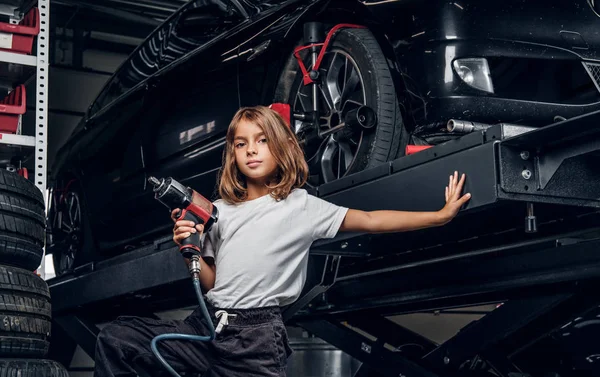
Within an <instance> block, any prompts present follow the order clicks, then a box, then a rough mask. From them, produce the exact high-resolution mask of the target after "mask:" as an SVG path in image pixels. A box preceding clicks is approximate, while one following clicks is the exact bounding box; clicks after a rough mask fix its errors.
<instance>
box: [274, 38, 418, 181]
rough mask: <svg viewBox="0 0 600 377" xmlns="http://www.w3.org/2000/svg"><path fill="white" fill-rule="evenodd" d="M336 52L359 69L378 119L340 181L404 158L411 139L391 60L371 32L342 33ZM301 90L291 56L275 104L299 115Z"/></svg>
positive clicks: (334, 43)
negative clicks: (289, 108)
mask: <svg viewBox="0 0 600 377" xmlns="http://www.w3.org/2000/svg"><path fill="white" fill-rule="evenodd" d="M334 52H340V53H341V54H344V55H347V56H348V58H347V60H348V61H351V62H352V63H353V64H354V66H355V68H357V69H355V70H356V71H358V72H359V76H360V77H361V79H362V84H364V85H363V87H364V92H363V93H364V101H365V102H366V103H365V105H367V106H369V107H371V108H372V109H373V110H374V111H375V114H376V116H377V123H376V126H375V127H374V130H366V131H363V132H362V136H363V139H361V142H360V143H359V146H358V147H357V148H356V153H355V154H354V160H353V161H352V163H351V165H350V166H349V167H348V169H347V171H345V172H344V174H343V175H342V174H339V175H338V176H337V177H335V178H336V179H337V178H341V177H342V176H345V175H348V174H352V173H355V172H358V171H361V170H364V169H368V168H372V167H375V166H378V165H380V164H383V163H385V162H387V161H390V160H394V159H395V158H397V157H399V156H402V155H404V149H405V147H406V144H407V143H408V140H409V136H410V135H409V134H408V132H407V131H406V129H405V127H404V123H403V119H402V114H401V112H400V106H399V103H398V99H397V96H396V88H395V85H394V81H393V78H392V74H391V72H390V67H389V65H388V60H387V59H386V57H385V55H384V54H383V52H382V49H381V47H380V46H379V43H378V41H377V39H376V38H375V36H374V35H373V34H372V32H371V31H370V30H368V29H357V28H348V29H341V30H339V31H338V32H337V33H336V34H335V35H334V37H333V38H332V41H331V44H330V47H329V48H328V54H329V53H334ZM326 56H327V55H326ZM332 59H335V58H332ZM304 62H305V65H306V66H307V67H310V58H309V57H308V54H307V55H306V57H305V58H304ZM325 63H326V59H324V63H323V65H321V69H325V68H324V67H325V66H326V64H325ZM332 67H333V65H332ZM302 86H303V83H302V72H301V70H300V69H299V66H298V63H297V61H296V60H295V58H294V57H293V56H292V58H291V59H290V60H288V62H287V64H286V67H285V68H284V71H283V73H282V75H281V78H280V80H279V83H278V88H277V90H276V94H275V98H274V102H284V103H288V104H290V105H291V106H292V109H293V110H294V111H300V110H301V109H300V108H299V107H298V106H297V97H298V96H299V95H300V90H304V89H302ZM332 97H333V96H332ZM342 97H343V96H342ZM340 106H343V104H342V105H340ZM304 107H305V106H304ZM305 152H307V156H306V157H307V162H309V166H311V162H310V160H311V158H312V151H310V150H309V149H307V148H305ZM311 168H312V166H311ZM311 170H312V169H311ZM311 176H314V174H313V171H311ZM324 176H325V174H321V177H320V179H319V180H318V181H317V180H313V181H310V180H309V184H310V185H313V186H315V185H319V184H322V183H326V182H328V181H330V180H331V179H329V180H328V179H326V178H324ZM313 179H314V177H313Z"/></svg>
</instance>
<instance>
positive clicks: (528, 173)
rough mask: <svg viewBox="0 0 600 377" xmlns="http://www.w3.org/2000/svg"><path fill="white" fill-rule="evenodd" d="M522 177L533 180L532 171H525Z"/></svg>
mask: <svg viewBox="0 0 600 377" xmlns="http://www.w3.org/2000/svg"><path fill="white" fill-rule="evenodd" d="M521 176H523V178H525V179H530V178H531V170H529V169H525V170H523V171H522V172H521Z"/></svg>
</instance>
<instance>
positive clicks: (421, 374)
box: [297, 320, 437, 377]
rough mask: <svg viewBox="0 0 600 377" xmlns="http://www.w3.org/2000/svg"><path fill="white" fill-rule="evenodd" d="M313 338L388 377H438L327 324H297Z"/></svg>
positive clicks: (327, 322) (335, 325)
mask: <svg viewBox="0 0 600 377" xmlns="http://www.w3.org/2000/svg"><path fill="white" fill-rule="evenodd" d="M297 324H298V325H299V326H300V327H302V328H304V329H306V330H307V331H309V332H310V333H312V334H314V335H315V336H317V337H319V338H321V339H323V340H324V341H326V342H328V343H329V344H331V345H333V346H334V347H337V348H339V349H341V350H343V351H344V352H346V353H347V354H349V355H350V356H352V357H354V358H356V359H357V360H359V361H361V362H363V363H364V364H366V365H368V367H369V368H370V369H372V370H373V371H375V372H377V373H380V374H381V375H382V376H388V377H399V376H400V377H437V375H436V374H434V373H432V372H430V371H428V370H426V369H425V368H423V367H421V366H419V365H418V364H416V363H414V362H412V361H410V360H408V359H405V358H403V357H402V356H400V355H399V354H398V353H397V352H392V351H390V350H388V349H387V348H385V347H383V346H382V345H380V344H379V343H377V342H374V341H371V340H370V339H368V338H366V337H363V336H361V335H360V334H358V333H357V332H355V331H353V330H351V329H349V328H348V327H345V326H343V325H342V324H339V323H334V322H333V321H328V320H306V321H301V322H298V323H297Z"/></svg>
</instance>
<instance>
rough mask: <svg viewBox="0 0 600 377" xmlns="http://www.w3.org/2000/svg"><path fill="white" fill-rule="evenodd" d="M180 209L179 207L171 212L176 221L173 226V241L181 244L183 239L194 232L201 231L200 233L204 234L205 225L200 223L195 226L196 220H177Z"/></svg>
mask: <svg viewBox="0 0 600 377" xmlns="http://www.w3.org/2000/svg"><path fill="white" fill-rule="evenodd" d="M179 211H180V210H179V209H175V210H173V212H171V219H173V221H174V222H175V226H174V227H173V241H174V242H175V243H176V244H177V245H179V246H181V241H183V240H184V239H186V238H188V237H189V236H190V235H191V234H192V233H196V232H200V235H202V232H203V231H204V225H202V224H198V225H196V226H194V225H195V224H194V222H193V221H189V220H179V221H177V217H178V215H179Z"/></svg>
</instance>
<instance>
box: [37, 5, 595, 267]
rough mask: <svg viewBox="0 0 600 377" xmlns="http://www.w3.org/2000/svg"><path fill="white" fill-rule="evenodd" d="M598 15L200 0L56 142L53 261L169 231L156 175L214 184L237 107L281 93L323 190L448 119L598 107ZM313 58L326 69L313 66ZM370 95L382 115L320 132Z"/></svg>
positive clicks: (396, 154) (161, 30) (166, 26)
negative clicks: (313, 72)
mask: <svg viewBox="0 0 600 377" xmlns="http://www.w3.org/2000/svg"><path fill="white" fill-rule="evenodd" d="M307 25H312V26H311V27H308V26H307ZM336 26H337V27H336ZM599 26H600V16H599V14H598V13H597V11H596V10H595V9H594V4H593V3H590V2H589V1H588V0H572V1H562V0H548V1H545V2H534V1H527V0H505V1H500V2H498V1H477V0H458V1H453V2H448V1H442V0H431V1H422V0H399V1H379V0H363V1H358V0H218V1H217V0H193V1H190V2H189V3H188V4H186V5H185V6H183V7H182V8H181V9H179V10H178V11H177V12H175V13H174V14H173V15H172V16H171V17H170V18H169V19H168V20H166V21H165V22H164V23H163V24H162V25H161V26H159V27H158V28H156V30H155V31H154V32H153V33H152V34H151V35H150V36H149V37H148V38H147V39H146V40H145V41H144V42H143V43H142V44H141V45H140V46H139V47H138V48H137V49H136V50H135V51H134V52H133V53H132V54H131V56H130V57H129V58H128V59H127V61H125V62H124V63H123V64H122V66H121V67H120V68H119V69H118V70H117V72H116V73H115V74H114V76H113V77H112V78H111V79H110V80H109V81H108V82H107V84H106V86H105V87H104V88H103V90H102V91H101V93H100V94H99V95H98V97H97V99H96V100H95V101H94V102H93V104H92V105H91V106H90V107H89V110H88V112H87V114H86V115H85V117H84V119H83V120H82V121H81V123H80V124H79V125H78V126H77V127H76V129H75V130H74V131H73V133H72V135H71V136H70V138H69V139H68V141H67V142H66V144H65V145H64V146H63V147H62V149H61V150H60V151H59V153H58V156H57V161H56V163H55V164H54V166H53V167H52V169H51V175H50V176H51V184H52V186H51V189H52V195H51V206H50V211H49V215H48V216H49V221H48V224H49V229H48V234H49V238H48V245H47V246H48V252H49V253H52V254H53V257H54V262H55V269H56V272H57V275H62V274H64V273H67V272H69V271H72V270H73V269H74V268H75V267H77V266H81V265H82V264H85V263H88V262H92V261H99V260H102V259H106V258H108V257H109V256H113V255H118V254H122V253H124V252H126V251H127V250H128V249H129V248H132V247H136V246H137V245H140V244H143V243H144V242H147V241H148V240H151V239H153V238H155V237H157V236H160V235H168V234H169V233H170V229H171V227H172V222H171V220H170V218H169V214H168V213H167V212H166V211H165V209H164V207H163V206H161V205H160V204H158V203H157V202H156V201H154V199H153V193H152V189H151V187H149V185H148V183H147V178H148V177H149V176H150V175H154V176H157V177H166V176H172V177H174V178H175V179H177V180H179V181H180V182H182V183H184V184H186V185H189V186H191V187H193V188H194V189H196V190H198V191H199V192H201V193H202V194H204V195H206V196H208V197H212V196H214V194H215V184H216V176H217V172H218V169H219V168H220V166H221V156H222V148H223V145H224V143H225V141H224V137H225V131H226V128H227V126H228V124H229V121H230V119H231V116H232V115H233V114H234V112H235V111H236V110H237V109H238V108H239V107H240V106H249V105H257V104H263V105H268V104H271V103H274V102H283V103H288V104H290V105H291V106H292V108H293V111H294V112H295V113H296V114H299V115H300V116H299V117H298V118H304V120H301V119H296V118H294V119H295V120H294V128H295V130H296V133H297V135H298V137H299V138H301V139H305V140H307V143H306V144H305V152H306V158H307V160H308V162H309V165H310V171H311V175H310V179H309V184H308V186H311V187H313V188H314V187H318V186H319V185H320V184H323V183H325V182H331V181H333V180H336V179H338V178H339V177H342V176H346V175H348V174H352V173H354V172H357V171H360V170H363V169H365V168H369V167H373V166H376V165H378V164H381V163H383V162H386V161H390V160H393V159H396V158H402V156H404V154H405V147H406V145H407V144H409V143H410V144H425V145H434V144H439V143H441V142H444V141H446V140H448V139H450V138H453V137H456V136H457V135H456V134H455V133H453V132H449V131H448V129H447V127H446V125H447V123H448V121H449V120H450V119H454V120H456V121H474V122H482V123H485V124H492V123H499V122H503V123H518V124H522V125H531V126H544V125H547V124H550V123H552V122H556V121H560V120H562V119H565V118H570V117H573V116H576V115H579V114H583V113H586V112H590V111H593V110H597V109H600V56H599V47H600V34H599V33H598V32H597V30H598V27H599ZM320 27H321V28H322V29H323V30H322V33H320V34H319V36H318V37H317V38H318V39H319V40H316V41H315V40H306V38H307V37H310V36H311V35H314V32H315V31H318V30H319V28H320ZM305 28H306V31H307V33H306V36H305ZM311 33H312V34H311ZM328 37H329V38H328ZM324 42H326V43H325V44H324V45H323V43H324ZM310 44H313V45H314V46H313V47H315V48H314V49H313V48H312V47H310V48H306V49H297V48H298V47H302V46H307V45H310ZM320 51H323V52H324V53H323V54H322V56H319V55H317V53H319V52H320ZM313 58H319V59H318V60H319V62H320V64H319V69H318V72H319V74H318V76H312V77H317V78H316V79H314V80H312V79H307V80H304V79H303V73H302V72H303V71H302V69H301V66H304V67H306V68H310V67H311V65H312V61H313V60H312V59H313ZM313 89H315V92H316V96H315V95H314V94H313V93H315V92H313ZM315 106H316V107H317V109H318V112H317V113H311V111H312V110H313V108H314V107H315ZM360 106H366V108H367V109H372V110H373V111H374V114H375V115H376V120H377V122H376V125H375V127H373V128H369V129H365V128H361V127H348V126H341V127H338V128H336V129H335V130H333V132H324V131H326V130H328V129H332V128H334V127H336V126H338V125H340V124H341V123H342V122H343V121H344V119H345V117H346V115H347V114H348V112H350V111H352V110H353V109H357V108H359V107H360ZM311 114H317V116H316V117H311V116H310V115H311ZM458 136H460V135H458ZM399 194H402V193H399Z"/></svg>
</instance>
